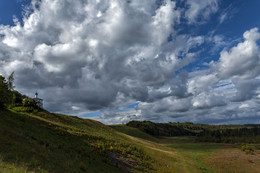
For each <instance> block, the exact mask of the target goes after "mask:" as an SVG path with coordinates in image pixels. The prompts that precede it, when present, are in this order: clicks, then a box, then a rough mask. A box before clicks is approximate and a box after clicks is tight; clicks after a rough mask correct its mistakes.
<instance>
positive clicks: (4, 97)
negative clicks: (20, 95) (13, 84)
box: [0, 75, 12, 109]
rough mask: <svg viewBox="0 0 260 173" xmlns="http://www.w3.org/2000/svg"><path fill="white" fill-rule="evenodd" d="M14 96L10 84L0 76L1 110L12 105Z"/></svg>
mask: <svg viewBox="0 0 260 173" xmlns="http://www.w3.org/2000/svg"><path fill="white" fill-rule="evenodd" d="M11 100H12V94H11V92H10V90H9V89H8V83H7V82H6V80H5V78H4V77H3V76H1V75H0V108H1V109H2V108H3V107H4V105H5V104H10V102H11Z"/></svg>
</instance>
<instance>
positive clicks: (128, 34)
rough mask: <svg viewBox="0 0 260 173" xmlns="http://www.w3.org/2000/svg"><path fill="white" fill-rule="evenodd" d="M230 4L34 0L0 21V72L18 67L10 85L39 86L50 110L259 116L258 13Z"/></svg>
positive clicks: (165, 116)
mask: <svg viewBox="0 0 260 173" xmlns="http://www.w3.org/2000/svg"><path fill="white" fill-rule="evenodd" d="M236 2H237V1H236ZM252 2H253V1H252ZM255 3H257V4H258V5H260V4H259V3H258V2H255ZM235 5H237V4H236V3H235V1H234V2H233V3H231V4H226V3H224V2H223V1H220V0H205V1H200V0H176V1H170V0H164V1H158V0H142V1H140V0H104V1H100V0H88V1H85V0H74V1H70V0H41V1H40V0H32V2H31V4H30V6H29V7H27V8H26V9H25V11H24V15H23V19H22V21H19V20H18V19H14V24H13V25H3V24H2V25H0V74H2V75H4V76H8V75H9V74H10V73H11V72H13V71H15V85H16V89H17V90H19V91H21V92H22V93H24V94H27V95H29V96H32V94H33V93H34V91H35V90H38V91H39V93H40V96H41V97H42V98H43V99H44V101H45V102H44V105H45V108H46V109H47V110H49V111H52V112H61V113H68V114H74V115H81V114H84V113H90V112H94V113H93V114H95V115H96V116H93V117H92V118H93V119H96V120H99V121H101V122H103V123H106V124H117V123H125V122H128V121H130V120H151V121H155V122H169V121H192V122H200V123H260V106H259V105H260V49H259V39H260V32H259V29H258V27H260V21H257V22H259V23H254V22H255V21H254V20H252V21H251V23H250V24H248V25H247V23H246V22H248V21H244V20H243V18H242V17H241V18H239V19H238V18H236V15H239V14H240V13H239V12H238V11H239V10H243V9H236V6H235ZM249 10H251V11H254V10H252V9H249ZM241 15H243V14H241ZM255 17H256V18H257V16H255ZM233 19H234V21H235V23H236V24H237V25H238V26H240V24H241V23H245V25H246V26H245V27H242V26H241V27H240V28H241V30H242V29H243V31H241V30H238V28H232V27H231V26H230V24H232V25H233V24H234V23H232V22H234V21H233ZM240 19H241V20H240ZM236 20H238V21H239V22H240V23H239V22H238V21H236ZM257 20H258V19H257ZM251 25H254V26H251ZM234 27H236V26H235V24H234ZM241 32H242V33H241ZM136 103H137V104H136ZM128 105H134V106H130V107H128ZM95 112H100V113H98V114H96V113H95Z"/></svg>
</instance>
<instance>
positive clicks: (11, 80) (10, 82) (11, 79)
mask: <svg viewBox="0 0 260 173" xmlns="http://www.w3.org/2000/svg"><path fill="white" fill-rule="evenodd" d="M7 84H8V89H9V90H11V91H13V90H14V87H15V86H14V72H12V73H11V74H10V76H9V77H8V82H7Z"/></svg>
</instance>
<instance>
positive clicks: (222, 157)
mask: <svg viewBox="0 0 260 173" xmlns="http://www.w3.org/2000/svg"><path fill="white" fill-rule="evenodd" d="M207 162H208V164H209V165H210V166H211V167H212V168H213V169H215V170H216V171H217V172H226V173H260V150H256V151H255V152H254V154H246V153H245V152H243V151H241V150H239V149H228V150H224V151H223V152H220V153H217V154H216V155H214V156H213V157H211V158H209V160H208V161H207Z"/></svg>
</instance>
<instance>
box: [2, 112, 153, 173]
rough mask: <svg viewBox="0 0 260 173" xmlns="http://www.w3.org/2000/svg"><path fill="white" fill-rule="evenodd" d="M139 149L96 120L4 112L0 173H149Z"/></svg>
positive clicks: (148, 161)
mask: <svg viewBox="0 0 260 173" xmlns="http://www.w3.org/2000/svg"><path fill="white" fill-rule="evenodd" d="M149 169H151V162H150V159H149V157H148V156H146V155H145V154H144V153H143V152H142V150H141V149H139V148H138V147H136V146H135V145H131V144H130V143H128V142H127V141H125V140H124V139H123V138H121V137H120V136H119V135H117V134H116V133H115V131H114V130H113V129H111V128H110V127H108V126H105V125H103V124H102V123H100V122H97V121H93V120H85V119H80V118H77V117H73V116H66V115H60V114H51V113H48V112H38V113H33V114H29V113H17V112H14V111H13V112H11V111H0V172H30V171H36V172H127V171H137V172H138V171H141V172H142V171H148V170H149Z"/></svg>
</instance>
